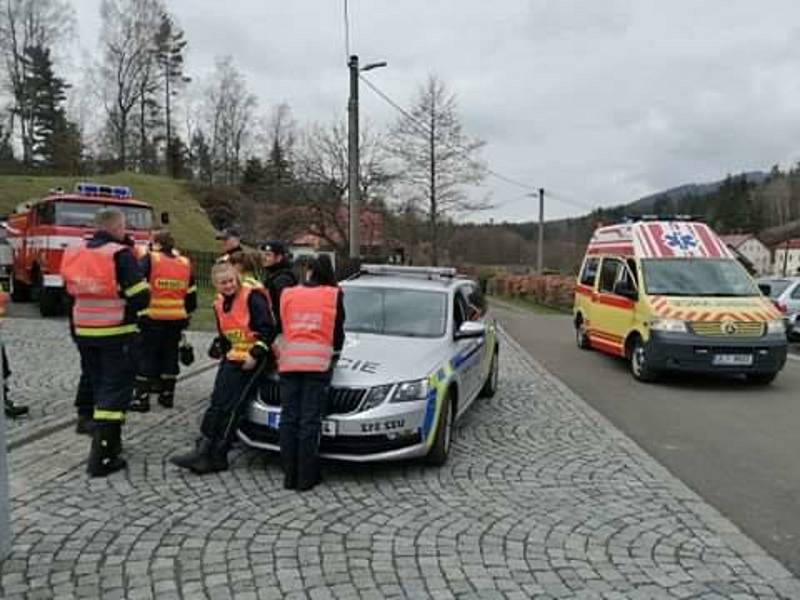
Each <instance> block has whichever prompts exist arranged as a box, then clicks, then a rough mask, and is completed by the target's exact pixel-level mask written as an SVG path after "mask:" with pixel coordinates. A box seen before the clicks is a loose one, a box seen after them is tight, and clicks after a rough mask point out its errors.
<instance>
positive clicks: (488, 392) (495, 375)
mask: <svg viewBox="0 0 800 600" xmlns="http://www.w3.org/2000/svg"><path fill="white" fill-rule="evenodd" d="M499 379H500V353H499V352H498V351H497V349H496V348H495V351H494V354H493V355H492V365H491V366H490V367H489V376H488V377H487V378H486V383H484V384H483V388H482V389H481V397H483V398H491V397H493V396H494V395H495V393H496V392H497V382H498V381H499Z"/></svg>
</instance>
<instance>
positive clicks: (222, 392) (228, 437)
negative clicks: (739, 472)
mask: <svg viewBox="0 0 800 600" xmlns="http://www.w3.org/2000/svg"><path fill="white" fill-rule="evenodd" d="M254 376H255V371H245V370H243V369H242V368H241V366H240V365H239V364H237V363H232V362H230V361H228V360H223V361H222V362H221V363H220V366H219V369H218V370H217V377H216V379H215V380H214V391H213V392H212V393H211V404H210V406H209V407H208V408H207V409H206V412H205V414H204V415H203V421H202V423H201V424H200V431H201V432H202V434H203V435H204V436H205V437H207V438H208V439H210V440H212V441H213V442H214V443H215V444H216V445H217V446H218V447H221V450H222V451H227V449H228V447H229V446H230V445H231V443H232V442H233V438H234V436H235V435H236V426H237V425H238V423H239V419H240V418H241V416H242V413H244V411H245V410H246V409H247V407H248V406H250V404H251V402H252V401H253V400H254V399H255V397H256V394H257V392H258V386H257V385H256V381H255V380H254V379H253V378H254ZM243 394H244V395H245V396H244V397H243Z"/></svg>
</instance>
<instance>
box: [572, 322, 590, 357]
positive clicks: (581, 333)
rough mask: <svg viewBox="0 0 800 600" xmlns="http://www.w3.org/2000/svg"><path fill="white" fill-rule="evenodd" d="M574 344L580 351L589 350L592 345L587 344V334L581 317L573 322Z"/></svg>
mask: <svg viewBox="0 0 800 600" xmlns="http://www.w3.org/2000/svg"><path fill="white" fill-rule="evenodd" d="M575 343H576V344H577V345H578V348H580V349H581V350H591V349H592V345H591V343H590V342H589V332H588V331H587V330H586V324H585V323H584V322H583V319H582V318H581V317H578V320H577V321H576V322H575Z"/></svg>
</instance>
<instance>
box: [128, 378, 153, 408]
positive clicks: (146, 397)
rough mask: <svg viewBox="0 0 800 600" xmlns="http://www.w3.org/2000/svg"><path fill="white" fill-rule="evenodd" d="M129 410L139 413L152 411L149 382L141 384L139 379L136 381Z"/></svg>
mask: <svg viewBox="0 0 800 600" xmlns="http://www.w3.org/2000/svg"><path fill="white" fill-rule="evenodd" d="M128 410H129V411H133V412H138V413H146V412H150V390H149V388H148V384H147V383H144V384H143V385H141V384H140V383H139V382H138V381H137V382H136V389H135V390H134V392H133V400H132V401H131V404H130V406H129V407H128Z"/></svg>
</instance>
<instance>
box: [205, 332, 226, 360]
mask: <svg viewBox="0 0 800 600" xmlns="http://www.w3.org/2000/svg"><path fill="white" fill-rule="evenodd" d="M230 349H231V343H230V342H229V341H228V340H227V339H225V338H223V337H216V338H214V341H213V342H211V347H210V348H209V349H208V357H209V358H213V359H214V360H219V359H221V358H222V357H223V356H225V355H226V354H227V353H228V351H229V350H230Z"/></svg>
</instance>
